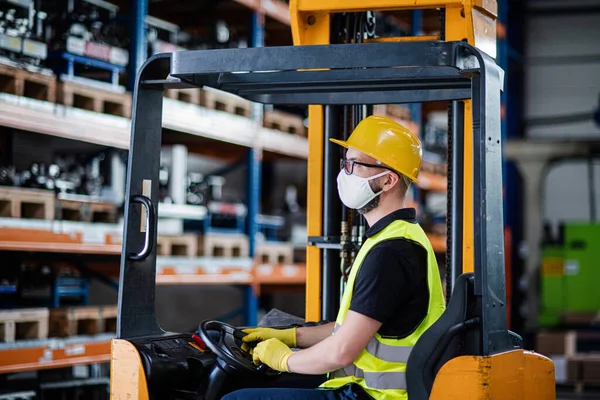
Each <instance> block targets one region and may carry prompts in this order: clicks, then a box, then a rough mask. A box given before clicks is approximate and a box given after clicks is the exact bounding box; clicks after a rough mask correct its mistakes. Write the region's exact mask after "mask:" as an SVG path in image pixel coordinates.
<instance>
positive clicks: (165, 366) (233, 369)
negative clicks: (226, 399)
mask: <svg viewBox="0 0 600 400" xmlns="http://www.w3.org/2000/svg"><path fill="white" fill-rule="evenodd" d="M245 335H246V334H245V333H243V332H242V330H241V329H236V328H234V327H232V326H230V325H227V324H224V323H222V322H218V321H210V320H209V321H204V322H202V323H201V324H200V325H199V327H198V331H197V334H165V335H164V336H161V337H141V338H135V339H131V340H130V342H131V343H132V344H133V345H134V347H135V348H136V349H137V351H138V352H139V354H140V358H141V361H142V365H143V368H144V372H145V374H146V377H147V380H148V386H149V390H150V392H151V393H153V394H154V395H155V396H156V397H154V396H153V398H160V399H173V400H175V399H178V400H179V399H208V398H219V396H221V395H223V394H225V393H226V392H229V391H231V390H235V389H236V388H238V387H249V386H257V385H258V386H267V385H269V381H272V380H273V379H274V378H276V377H278V376H279V375H280V373H279V372H277V371H273V370H272V369H270V368H269V367H268V366H267V365H264V364H262V365H255V364H254V363H253V360H252V354H251V353H250V351H249V350H250V348H251V346H248V345H246V344H244V343H243V342H242V338H243V337H244V336H245Z"/></svg>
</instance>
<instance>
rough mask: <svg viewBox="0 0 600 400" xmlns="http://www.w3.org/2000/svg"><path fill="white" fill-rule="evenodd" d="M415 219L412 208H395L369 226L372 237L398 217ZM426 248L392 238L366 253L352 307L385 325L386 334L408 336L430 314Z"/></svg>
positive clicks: (380, 332) (413, 221)
mask: <svg viewBox="0 0 600 400" xmlns="http://www.w3.org/2000/svg"><path fill="white" fill-rule="evenodd" d="M399 219H402V220H405V221H408V222H410V223H416V212H415V210H414V209H412V208H405V209H401V210H397V211H394V212H393V213H391V214H389V215H387V216H385V217H384V218H382V219H381V220H379V221H377V222H376V223H375V224H374V225H373V226H372V227H370V228H369V229H368V230H367V232H366V236H367V237H371V236H373V235H375V234H376V233H378V232H380V231H382V230H383V229H384V228H385V227H386V226H388V225H389V224H390V223H392V222H393V221H396V220H399ZM428 304H429V288H428V285H427V250H425V248H423V246H421V245H420V244H418V243H416V242H413V241H411V240H408V239H403V238H401V239H390V240H386V241H383V242H381V243H378V244H376V245H375V246H374V247H373V248H372V249H371V250H370V251H369V252H368V253H367V255H366V256H365V259H364V260H363V263H362V265H361V267H360V270H359V271H358V276H357V277H356V280H355V281H354V290H353V293H352V300H351V302H350V310H352V311H355V312H357V313H360V314H363V315H366V316H367V317H370V318H373V319H375V320H377V321H379V322H381V323H382V324H383V325H382V326H381V328H380V329H379V334H380V335H381V336H384V337H398V338H401V337H406V336H408V335H409V334H410V333H412V332H413V331H414V330H415V329H416V328H417V327H418V325H419V324H420V323H421V321H422V320H423V318H424V317H425V315H426V314H427V307H428Z"/></svg>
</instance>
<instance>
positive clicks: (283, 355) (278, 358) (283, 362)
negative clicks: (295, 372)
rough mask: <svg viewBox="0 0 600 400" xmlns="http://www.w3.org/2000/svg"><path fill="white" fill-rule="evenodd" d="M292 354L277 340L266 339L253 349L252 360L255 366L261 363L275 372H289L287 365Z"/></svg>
mask: <svg viewBox="0 0 600 400" xmlns="http://www.w3.org/2000/svg"><path fill="white" fill-rule="evenodd" d="M292 354H294V352H293V351H292V350H290V348H289V347H287V346H286V345H285V344H284V343H282V342H281V341H280V340H279V339H268V340H265V341H264V342H260V343H259V344H258V345H257V346H256V347H255V348H254V353H253V354H252V360H254V364H256V365H259V364H260V363H261V362H262V363H263V364H267V365H268V366H269V367H271V368H272V369H274V370H276V371H282V372H290V370H289V369H288V365H287V363H288V358H290V356H291V355H292Z"/></svg>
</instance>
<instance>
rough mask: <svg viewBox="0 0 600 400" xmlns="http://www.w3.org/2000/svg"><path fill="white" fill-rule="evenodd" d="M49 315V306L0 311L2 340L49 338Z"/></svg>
mask: <svg viewBox="0 0 600 400" xmlns="http://www.w3.org/2000/svg"><path fill="white" fill-rule="evenodd" d="M48 315H49V313H48V309H47V308H29V309H21V310H2V311H0V341H1V342H4V343H12V342H15V341H16V340H22V339H45V338H47V337H48Z"/></svg>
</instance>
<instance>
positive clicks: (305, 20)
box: [290, 0, 498, 320]
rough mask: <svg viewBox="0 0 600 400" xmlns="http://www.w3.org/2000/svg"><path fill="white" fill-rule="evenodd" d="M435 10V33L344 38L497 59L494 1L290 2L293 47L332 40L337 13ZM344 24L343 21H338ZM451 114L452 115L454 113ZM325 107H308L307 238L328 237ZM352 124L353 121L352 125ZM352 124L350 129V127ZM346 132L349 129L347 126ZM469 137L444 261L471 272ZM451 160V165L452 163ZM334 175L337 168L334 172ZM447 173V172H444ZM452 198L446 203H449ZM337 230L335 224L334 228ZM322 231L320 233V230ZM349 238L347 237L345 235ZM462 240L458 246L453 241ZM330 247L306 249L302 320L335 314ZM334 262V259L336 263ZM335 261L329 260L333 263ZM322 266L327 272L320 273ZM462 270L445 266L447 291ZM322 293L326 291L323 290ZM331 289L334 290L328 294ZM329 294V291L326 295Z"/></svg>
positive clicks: (468, 115) (467, 105)
mask: <svg viewBox="0 0 600 400" xmlns="http://www.w3.org/2000/svg"><path fill="white" fill-rule="evenodd" d="M425 9H434V10H437V11H438V12H439V15H440V21H441V22H440V32H439V34H438V35H436V36H402V37H386V38H373V39H364V38H360V37H357V36H355V37H350V40H348V42H351V43H356V42H358V41H359V40H364V41H365V42H377V41H397V42H409V41H425V40H443V41H465V42H468V43H469V44H471V45H473V46H474V47H477V48H479V49H480V50H482V51H484V52H485V53H487V54H488V55H489V56H491V57H494V58H495V57H496V20H497V17H498V5H497V2H496V0H374V1H368V2H367V1H360V0H291V1H290V16H291V24H292V35H293V40H294V45H296V46H301V45H326V44H331V43H332V39H333V40H335V39H337V38H338V34H339V33H340V32H336V31H335V30H333V31H332V28H333V27H332V21H333V16H335V15H340V16H341V15H344V16H345V17H346V18H350V17H352V16H355V15H356V14H357V13H366V12H386V11H387V12H391V11H416V10H425ZM342 26H343V25H342ZM461 103H462V104H455V105H454V106H453V108H454V109H456V108H457V107H462V108H464V113H463V114H464V118H463V119H464V122H463V123H464V130H465V132H471V131H472V123H473V119H472V105H471V100H464V101H462V102H461ZM450 113H451V115H450V121H453V119H454V118H457V114H456V110H450ZM452 114H454V115H452ZM324 119H325V118H324V114H323V106H321V105H311V106H309V113H308V121H309V127H308V130H309V154H310V157H309V160H308V205H307V212H308V220H307V232H308V235H309V237H319V236H327V235H328V232H327V231H328V229H327V226H325V225H326V223H324V218H323V207H324V200H323V199H324V193H323V187H324V182H323V181H324V179H325V176H324V174H323V171H325V168H324V162H323V160H324V141H323V134H324V131H325V126H324ZM354 125H355V124H354ZM351 128H353V127H350V131H351ZM346 130H348V128H346ZM448 130H449V135H448V141H449V143H448V146H451V145H452V143H451V140H452V130H453V127H452V126H449V127H448ZM472 149H473V138H472V136H471V135H465V136H464V152H463V160H464V161H463V164H462V175H463V179H464V181H463V183H464V184H463V187H464V189H463V193H462V194H458V193H457V194H456V195H457V196H456V199H457V200H462V212H461V215H460V216H453V215H452V214H451V213H452V209H451V207H448V213H449V218H448V220H449V221H450V220H451V218H452V217H456V218H457V219H458V220H459V221H462V232H463V237H462V240H460V241H453V239H456V238H454V237H453V236H452V234H453V232H452V231H451V226H450V224H449V226H448V246H447V248H448V250H447V254H448V259H450V257H456V265H460V264H462V272H473V271H474V267H473V262H474V261H473V247H474V243H473V150H472ZM448 154H449V155H450V154H451V151H449V152H448ZM451 162H452V160H451V159H450V158H449V160H448V165H449V168H451V167H452V164H451ZM335 173H337V171H336V172H335ZM448 176H449V177H451V174H450V173H449V174H448ZM448 195H449V196H452V181H451V180H449V182H448ZM450 203H451V201H449V204H450ZM342 224H343V225H344V227H345V228H346V229H342V230H343V232H341V233H342V238H341V241H342V242H344V243H343V244H345V243H350V242H351V240H349V238H346V237H343V236H344V234H346V233H348V232H347V231H348V230H349V228H347V227H348V221H342ZM334 229H335V228H334ZM322 232H323V233H322ZM348 236H350V235H349V234H348ZM458 243H462V246H461V248H457V247H456V245H457V244H458ZM327 251H328V250H320V249H319V248H318V247H317V246H309V247H308V249H307V279H306V285H307V286H306V287H307V289H306V318H307V320H319V319H321V318H334V319H335V313H336V312H337V307H336V304H337V302H336V301H335V296H336V290H332V289H333V288H332V286H334V285H335V286H336V287H337V286H338V284H339V282H338V280H337V279H331V278H330V277H327V276H326V277H325V279H329V280H330V281H332V282H323V280H324V275H328V274H332V272H331V270H333V269H336V267H334V266H333V265H331V266H330V265H325V266H324V265H323V264H327V263H328V262H331V261H330V260H331V257H328V255H327V254H322V253H327ZM351 261H352V258H351V257H350V255H348V252H347V251H344V249H343V250H342V263H344V262H345V264H346V265H345V266H344V265H342V267H341V268H342V269H348V267H349V265H351ZM334 262H335V261H334ZM332 264H333V263H332ZM323 270H325V274H323ZM460 273H461V271H456V270H455V271H452V270H449V271H448V274H447V278H448V279H447V280H448V282H447V288H448V292H449V293H450V291H451V289H452V288H453V287H454V283H455V281H456V278H457V277H458V276H459V275H460ZM323 292H324V293H323ZM331 292H333V293H331ZM330 293H331V294H330Z"/></svg>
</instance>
